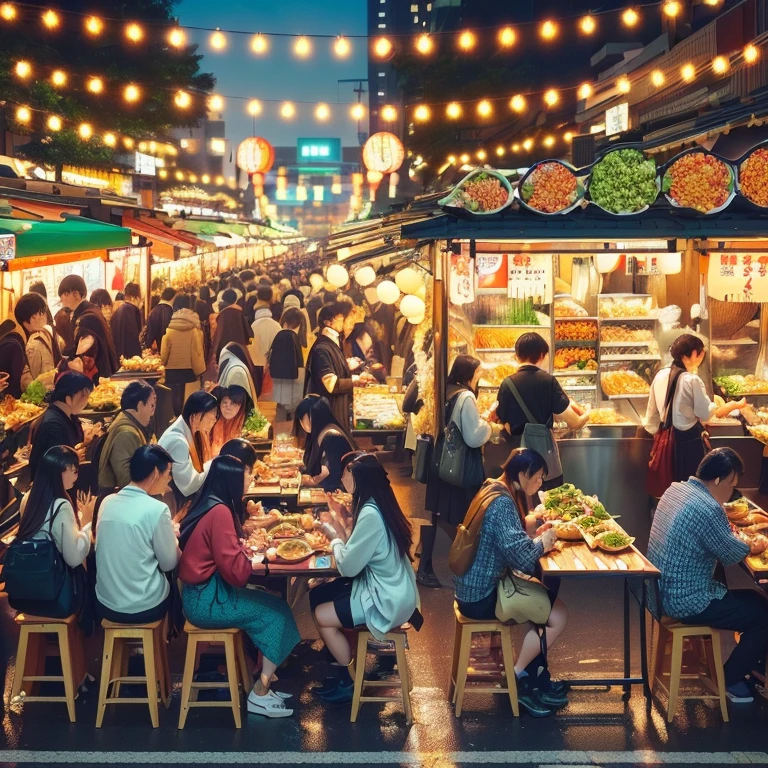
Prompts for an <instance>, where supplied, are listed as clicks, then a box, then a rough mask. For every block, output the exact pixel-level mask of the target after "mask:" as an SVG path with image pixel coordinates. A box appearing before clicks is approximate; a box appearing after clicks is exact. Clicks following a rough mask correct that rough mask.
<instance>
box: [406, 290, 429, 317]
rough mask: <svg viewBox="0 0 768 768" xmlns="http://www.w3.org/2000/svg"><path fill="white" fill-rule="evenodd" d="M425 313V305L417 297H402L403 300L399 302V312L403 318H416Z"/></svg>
mask: <svg viewBox="0 0 768 768" xmlns="http://www.w3.org/2000/svg"><path fill="white" fill-rule="evenodd" d="M425 311H426V305H425V304H424V302H423V301H422V300H421V299H420V298H419V297H418V296H411V295H410V294H409V295H407V296H403V300H402V301H401V302H400V312H401V313H402V315H403V317H409V318H410V317H418V316H419V315H424V312H425Z"/></svg>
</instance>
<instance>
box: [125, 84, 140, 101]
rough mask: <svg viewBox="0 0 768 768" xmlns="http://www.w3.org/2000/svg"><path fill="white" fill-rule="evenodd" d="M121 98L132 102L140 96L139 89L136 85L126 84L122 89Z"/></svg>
mask: <svg viewBox="0 0 768 768" xmlns="http://www.w3.org/2000/svg"><path fill="white" fill-rule="evenodd" d="M123 98H124V99H125V100H126V101H127V102H128V103H129V104H133V103H134V102H137V101H138V100H139V99H140V98H141V90H140V89H139V86H138V85H126V86H125V90H124V91H123Z"/></svg>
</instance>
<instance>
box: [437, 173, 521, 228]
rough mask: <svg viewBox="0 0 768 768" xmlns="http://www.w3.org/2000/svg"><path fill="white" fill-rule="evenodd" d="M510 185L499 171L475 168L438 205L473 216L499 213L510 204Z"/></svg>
mask: <svg viewBox="0 0 768 768" xmlns="http://www.w3.org/2000/svg"><path fill="white" fill-rule="evenodd" d="M512 197H513V194H512V185H511V184H510V183H509V181H507V178H506V177H505V176H504V175H503V174H502V173H499V171H496V170H493V169H492V168H476V169H475V170H474V171H472V172H470V173H469V174H467V175H466V176H465V177H464V178H463V179H462V180H461V181H460V182H459V183H458V184H457V185H456V186H455V187H454V188H453V189H452V190H451V192H449V194H448V195H446V196H445V197H444V198H443V199H442V200H440V201H439V203H438V205H441V206H443V207H445V208H450V209H451V210H452V211H454V212H455V211H457V210H461V211H463V212H466V213H469V214H473V215H481V216H482V215H489V214H493V213H499V212H500V211H502V210H504V209H505V208H506V207H507V206H508V205H509V204H510V203H511V202H512Z"/></svg>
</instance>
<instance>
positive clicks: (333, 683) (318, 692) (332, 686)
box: [310, 677, 339, 696]
mask: <svg viewBox="0 0 768 768" xmlns="http://www.w3.org/2000/svg"><path fill="white" fill-rule="evenodd" d="M338 687H339V678H338V677H326V678H325V680H323V684H322V685H317V686H315V687H314V688H311V689H310V690H311V691H312V693H313V694H314V695H315V696H326V695H327V694H329V693H331V692H332V691H335V690H336V689H337V688H338Z"/></svg>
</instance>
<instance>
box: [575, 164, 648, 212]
mask: <svg viewBox="0 0 768 768" xmlns="http://www.w3.org/2000/svg"><path fill="white" fill-rule="evenodd" d="M660 188H661V185H660V183H659V179H658V176H657V174H656V163H655V162H654V161H653V160H649V159H647V158H646V157H645V155H644V154H643V153H642V152H641V151H640V150H638V149H616V150H613V151H611V152H608V153H607V154H606V155H604V156H603V157H602V159H600V160H598V162H597V163H595V164H594V166H593V167H592V173H591V174H590V175H589V179H588V180H587V198H588V199H589V201H590V202H591V203H592V204H593V205H595V206H596V207H598V208H600V210H602V211H605V212H606V213H611V214H613V215H615V216H634V215H636V214H638V213H642V212H643V211H647V210H648V208H649V207H650V206H651V205H652V204H653V203H654V202H655V201H656V198H657V197H658V195H659V190H660Z"/></svg>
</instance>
